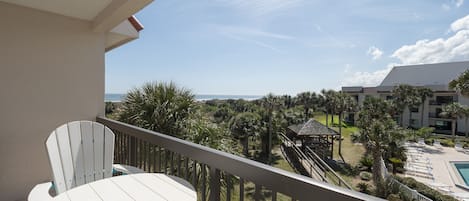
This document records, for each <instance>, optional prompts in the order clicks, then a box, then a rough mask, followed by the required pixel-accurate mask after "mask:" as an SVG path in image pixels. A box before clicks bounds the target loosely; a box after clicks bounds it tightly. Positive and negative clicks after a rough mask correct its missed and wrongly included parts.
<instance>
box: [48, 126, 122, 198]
mask: <svg viewBox="0 0 469 201" xmlns="http://www.w3.org/2000/svg"><path fill="white" fill-rule="evenodd" d="M46 148H47V153H48V155H49V162H50V164H51V168H52V174H53V177H54V178H53V179H54V184H55V190H56V192H57V194H60V193H63V192H65V191H67V190H68V189H71V188H73V187H76V186H80V185H82V184H86V183H89V182H93V181H96V180H99V179H103V178H108V177H111V176H112V163H113V160H114V133H113V132H112V131H111V130H110V129H109V128H108V127H106V126H104V125H102V124H100V123H97V122H92V121H74V122H70V123H66V124H64V125H61V126H59V127H58V128H56V129H55V130H54V131H53V132H52V133H51V134H50V136H49V137H48V138H47V141H46Z"/></svg>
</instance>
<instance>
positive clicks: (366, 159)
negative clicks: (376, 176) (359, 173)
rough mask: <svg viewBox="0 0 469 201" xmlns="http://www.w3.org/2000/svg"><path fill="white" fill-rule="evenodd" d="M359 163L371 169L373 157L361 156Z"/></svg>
mask: <svg viewBox="0 0 469 201" xmlns="http://www.w3.org/2000/svg"><path fill="white" fill-rule="evenodd" d="M360 165H362V166H363V167H366V168H367V170H371V167H372V166H373V158H371V157H369V156H363V157H362V158H361V159H360Z"/></svg>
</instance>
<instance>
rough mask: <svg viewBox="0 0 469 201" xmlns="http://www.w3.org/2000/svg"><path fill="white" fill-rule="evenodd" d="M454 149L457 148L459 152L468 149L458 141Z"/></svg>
mask: <svg viewBox="0 0 469 201" xmlns="http://www.w3.org/2000/svg"><path fill="white" fill-rule="evenodd" d="M454 149H456V151H459V152H463V153H465V152H466V149H464V148H463V146H462V145H461V143H456V144H455V145H454Z"/></svg>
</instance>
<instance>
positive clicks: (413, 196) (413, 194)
mask: <svg viewBox="0 0 469 201" xmlns="http://www.w3.org/2000/svg"><path fill="white" fill-rule="evenodd" d="M381 176H382V178H384V179H388V180H389V182H391V185H393V186H394V185H397V187H398V188H399V192H400V193H402V194H403V195H404V196H405V197H407V198H409V199H410V200H417V201H432V199H430V198H428V197H427V196H425V195H422V194H421V193H419V192H418V191H416V190H414V189H411V188H409V187H408V186H406V185H404V184H403V183H401V182H399V181H397V180H396V179H394V178H393V177H391V175H390V174H389V172H388V169H387V168H386V165H385V164H384V160H383V158H381Z"/></svg>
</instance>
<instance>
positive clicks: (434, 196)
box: [388, 176, 457, 201]
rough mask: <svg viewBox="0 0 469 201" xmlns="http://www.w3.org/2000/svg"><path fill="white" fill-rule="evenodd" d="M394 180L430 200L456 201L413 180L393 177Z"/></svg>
mask: <svg viewBox="0 0 469 201" xmlns="http://www.w3.org/2000/svg"><path fill="white" fill-rule="evenodd" d="M394 178H395V179H397V180H398V181H399V182H401V183H403V184H404V185H406V186H408V187H410V188H412V189H414V190H416V191H418V192H419V193H421V194H422V195H424V196H426V197H428V198H430V199H431V200H435V201H456V200H457V199H455V198H453V197H451V196H449V195H443V194H441V193H440V192H438V191H436V190H434V189H432V188H430V187H428V186H427V185H425V184H423V183H420V182H418V181H416V180H415V179H414V178H411V177H405V178H401V177H397V176H395V177H394ZM388 189H392V188H388ZM392 193H399V190H394V192H392ZM411 199H412V198H410V199H409V200H411Z"/></svg>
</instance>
